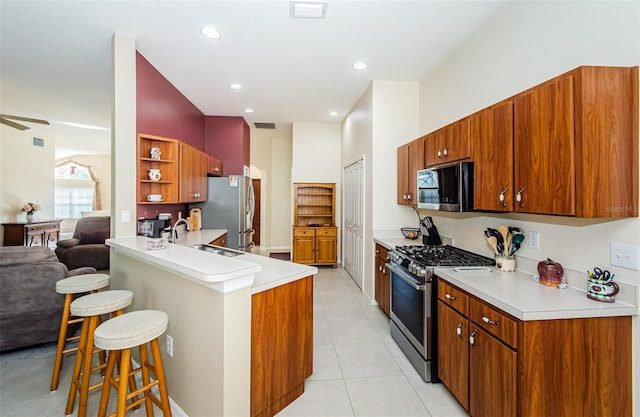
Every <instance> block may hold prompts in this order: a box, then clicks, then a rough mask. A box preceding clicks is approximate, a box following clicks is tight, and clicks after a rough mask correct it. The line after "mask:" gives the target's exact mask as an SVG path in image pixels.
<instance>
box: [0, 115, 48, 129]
mask: <svg viewBox="0 0 640 417" xmlns="http://www.w3.org/2000/svg"><path fill="white" fill-rule="evenodd" d="M9 119H13V120H19V121H21V122H29V123H40V124H43V125H48V124H49V122H47V121H46V120H42V119H32V118H30V117H20V116H11V115H10V114H0V123H2V124H3V125H7V126H11V127H12V128H14V129H18V130H27V129H31V128H30V127H29V126H25V125H23V124H20V123H16V122H13V121H11V120H9Z"/></svg>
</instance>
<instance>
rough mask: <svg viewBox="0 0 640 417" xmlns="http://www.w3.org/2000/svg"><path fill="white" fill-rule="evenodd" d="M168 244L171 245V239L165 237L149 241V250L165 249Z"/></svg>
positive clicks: (149, 239)
mask: <svg viewBox="0 0 640 417" xmlns="http://www.w3.org/2000/svg"><path fill="white" fill-rule="evenodd" d="M168 244H169V239H167V238H164V237H158V238H148V239H147V248H149V249H151V250H158V249H164V248H166V247H167V245H168Z"/></svg>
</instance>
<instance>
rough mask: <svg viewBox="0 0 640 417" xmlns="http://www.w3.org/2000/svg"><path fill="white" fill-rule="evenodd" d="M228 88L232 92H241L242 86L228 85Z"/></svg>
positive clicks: (236, 84)
mask: <svg viewBox="0 0 640 417" xmlns="http://www.w3.org/2000/svg"><path fill="white" fill-rule="evenodd" d="M229 88H230V89H232V90H242V86H241V85H240V84H238V83H233V84H229Z"/></svg>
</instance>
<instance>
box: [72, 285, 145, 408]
mask: <svg viewBox="0 0 640 417" xmlns="http://www.w3.org/2000/svg"><path fill="white" fill-rule="evenodd" d="M132 301H133V293H132V292H131V291H127V290H109V291H101V292H97V293H95V294H89V295H85V296H83V297H80V298H78V299H76V300H75V301H74V302H72V303H71V308H70V310H71V314H73V315H76V316H80V317H84V320H83V321H82V330H81V332H80V343H79V344H78V353H77V354H76V363H75V366H74V368H73V376H72V378H71V385H70V386H69V397H68V398H67V408H66V410H65V414H67V415H69V414H71V412H73V406H74V404H75V399H76V393H77V392H80V404H79V406H78V417H84V416H85V414H86V412H87V399H88V397H89V391H90V390H93V389H96V388H98V387H100V386H101V385H102V382H100V383H97V384H95V385H93V386H89V380H90V379H91V373H92V371H95V370H98V369H104V368H105V367H106V365H104V364H100V365H99V366H97V367H95V368H92V365H91V364H92V362H93V354H94V353H97V352H99V351H100V350H95V349H94V343H93V338H94V337H93V336H94V332H95V330H96V327H97V326H98V322H99V321H100V316H101V315H102V314H108V313H111V316H112V317H116V316H119V315H121V314H122V310H123V309H124V308H125V307H127V306H128V305H130V304H131V302H132ZM121 366H122V364H121Z"/></svg>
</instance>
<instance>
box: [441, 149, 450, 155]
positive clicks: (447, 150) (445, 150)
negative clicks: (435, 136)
mask: <svg viewBox="0 0 640 417" xmlns="http://www.w3.org/2000/svg"><path fill="white" fill-rule="evenodd" d="M442 153H443V154H444V156H447V155H448V154H449V148H444V151H443V152H442Z"/></svg>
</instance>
